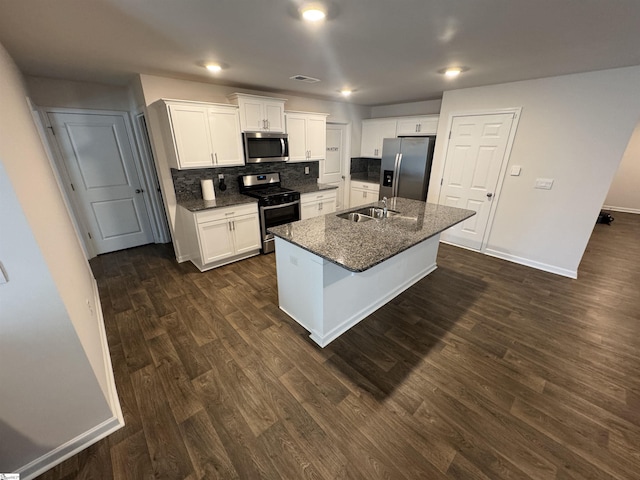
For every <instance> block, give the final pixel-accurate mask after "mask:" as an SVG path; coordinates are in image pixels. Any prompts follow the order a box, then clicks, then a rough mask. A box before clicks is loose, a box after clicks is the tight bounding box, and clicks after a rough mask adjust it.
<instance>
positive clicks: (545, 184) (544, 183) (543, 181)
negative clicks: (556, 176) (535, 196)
mask: <svg viewBox="0 0 640 480" xmlns="http://www.w3.org/2000/svg"><path fill="white" fill-rule="evenodd" d="M552 186H553V178H536V185H535V187H534V188H540V189H542V190H551V187H552Z"/></svg>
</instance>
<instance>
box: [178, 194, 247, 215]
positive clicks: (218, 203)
mask: <svg viewBox="0 0 640 480" xmlns="http://www.w3.org/2000/svg"><path fill="white" fill-rule="evenodd" d="M244 203H258V199H257V198H253V197H248V196H247V195H218V196H217V197H216V199H215V200H203V199H202V198H189V199H182V200H178V201H177V204H178V205H179V206H181V207H184V208H186V209H187V210H189V211H190V212H199V211H201V210H209V209H211V208H221V207H232V206H234V205H242V204H244Z"/></svg>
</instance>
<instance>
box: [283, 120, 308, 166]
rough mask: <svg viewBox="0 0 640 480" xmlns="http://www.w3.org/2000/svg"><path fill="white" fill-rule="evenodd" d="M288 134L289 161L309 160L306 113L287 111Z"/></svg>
mask: <svg viewBox="0 0 640 480" xmlns="http://www.w3.org/2000/svg"><path fill="white" fill-rule="evenodd" d="M286 121H287V135H288V136H289V161H290V162H304V161H306V160H307V119H306V117H305V116H304V115H298V114H293V113H287V120H286Z"/></svg>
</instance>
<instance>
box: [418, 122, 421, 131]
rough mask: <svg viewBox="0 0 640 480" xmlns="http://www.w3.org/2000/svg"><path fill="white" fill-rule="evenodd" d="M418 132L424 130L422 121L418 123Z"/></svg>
mask: <svg viewBox="0 0 640 480" xmlns="http://www.w3.org/2000/svg"><path fill="white" fill-rule="evenodd" d="M418 132H422V124H421V123H419V124H418Z"/></svg>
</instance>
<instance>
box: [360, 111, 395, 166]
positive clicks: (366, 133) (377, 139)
mask: <svg viewBox="0 0 640 480" xmlns="http://www.w3.org/2000/svg"><path fill="white" fill-rule="evenodd" d="M396 123H397V122H396V119H395V118H392V119H388V118H386V119H375V120H363V121H362V142H361V144H360V156H362V157H370V158H381V157H382V140H383V139H385V138H395V136H396Z"/></svg>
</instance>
